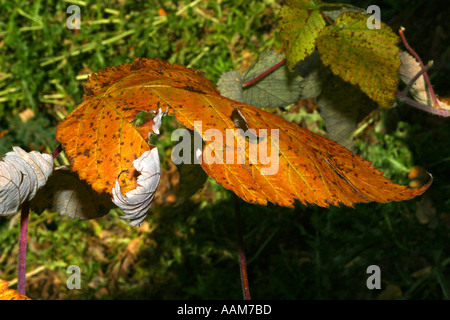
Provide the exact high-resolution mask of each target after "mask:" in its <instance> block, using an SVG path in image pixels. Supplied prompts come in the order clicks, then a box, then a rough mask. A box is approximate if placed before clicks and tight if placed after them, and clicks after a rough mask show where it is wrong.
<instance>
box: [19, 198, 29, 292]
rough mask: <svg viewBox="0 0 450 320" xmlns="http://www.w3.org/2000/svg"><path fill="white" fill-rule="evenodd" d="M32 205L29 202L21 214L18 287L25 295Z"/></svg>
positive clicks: (23, 207)
mask: <svg viewBox="0 0 450 320" xmlns="http://www.w3.org/2000/svg"><path fill="white" fill-rule="evenodd" d="M29 213H30V205H29V202H28V201H25V203H24V204H23V206H22V211H21V213H20V237H19V271H18V276H17V279H18V280H17V287H18V291H19V293H21V294H23V295H25V274H26V256H27V234H28V216H29Z"/></svg>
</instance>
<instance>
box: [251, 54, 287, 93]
mask: <svg viewBox="0 0 450 320" xmlns="http://www.w3.org/2000/svg"><path fill="white" fill-rule="evenodd" d="M285 63H286V59H284V60H282V61H280V62H278V63H277V64H276V65H274V66H273V67H270V68H269V69H267V70H266V71H264V72H263V73H261V74H260V75H259V76H257V77H256V78H253V79H252V80H250V81H248V82H246V83H244V84H243V85H242V86H243V87H244V88H245V87H248V86H249V85H251V84H252V83H254V82H256V81H258V80H259V79H261V78H262V77H264V76H265V75H266V74H268V73H270V72H272V71H273V70H275V69H276V68H278V67H279V66H282V65H283V64H285Z"/></svg>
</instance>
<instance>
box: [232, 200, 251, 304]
mask: <svg viewBox="0 0 450 320" xmlns="http://www.w3.org/2000/svg"><path fill="white" fill-rule="evenodd" d="M234 213H235V216H236V231H237V238H238V250H239V268H240V271H241V284H242V292H243V294H244V300H251V298H250V288H249V285H248V274H247V263H246V261H245V251H244V237H243V236H242V234H243V232H242V222H241V207H240V205H239V198H238V196H236V195H234Z"/></svg>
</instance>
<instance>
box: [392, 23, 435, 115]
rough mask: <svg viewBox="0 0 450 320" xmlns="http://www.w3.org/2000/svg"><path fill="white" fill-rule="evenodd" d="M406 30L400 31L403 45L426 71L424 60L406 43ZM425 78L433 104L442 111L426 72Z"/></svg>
mask: <svg viewBox="0 0 450 320" xmlns="http://www.w3.org/2000/svg"><path fill="white" fill-rule="evenodd" d="M404 30H405V28H403V27H401V28H400V30H399V31H398V32H399V34H400V37H401V38H402V41H403V44H404V45H405V47H406V49H408V51H409V52H410V53H411V54H412V55H413V56H414V58H416V60H417V61H418V62H419V64H420V67H421V68H422V69H424V68H425V67H424V64H423V62H422V59H420V57H419V55H418V54H417V53H416V52H415V51H414V50H413V48H411V47H410V46H409V44H408V41H406V38H405V35H404V34H403V31H404ZM423 77H424V78H425V82H426V83H427V86H428V91H429V92H430V95H431V99H432V101H433V104H434V106H435V108H436V109H440V107H439V102H438V100H437V98H436V95H435V94H434V91H433V87H432V86H431V82H430V78H428V74H427V73H426V72H425V73H424V74H423Z"/></svg>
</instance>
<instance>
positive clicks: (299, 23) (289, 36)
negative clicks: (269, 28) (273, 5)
mask: <svg viewBox="0 0 450 320" xmlns="http://www.w3.org/2000/svg"><path fill="white" fill-rule="evenodd" d="M319 8H320V5H316V4H314V3H313V2H312V1H309V0H289V1H287V2H286V4H285V5H284V6H283V7H282V8H281V10H280V14H279V21H278V26H279V28H280V38H281V41H282V42H283V46H284V52H285V54H286V60H287V65H288V67H289V69H292V68H293V67H294V66H295V65H296V64H297V63H298V62H300V61H302V60H303V59H305V58H306V57H307V56H308V55H310V54H311V53H312V52H313V51H314V49H315V42H316V39H317V37H318V35H319V33H320V31H321V30H322V29H323V28H325V20H324V19H323V17H322V15H321V14H320V11H319Z"/></svg>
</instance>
